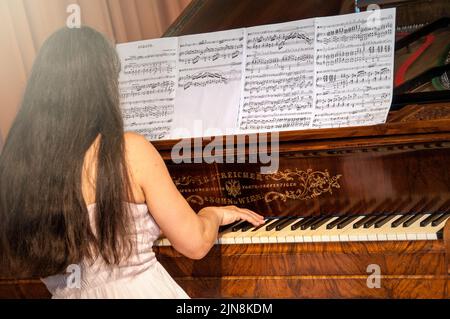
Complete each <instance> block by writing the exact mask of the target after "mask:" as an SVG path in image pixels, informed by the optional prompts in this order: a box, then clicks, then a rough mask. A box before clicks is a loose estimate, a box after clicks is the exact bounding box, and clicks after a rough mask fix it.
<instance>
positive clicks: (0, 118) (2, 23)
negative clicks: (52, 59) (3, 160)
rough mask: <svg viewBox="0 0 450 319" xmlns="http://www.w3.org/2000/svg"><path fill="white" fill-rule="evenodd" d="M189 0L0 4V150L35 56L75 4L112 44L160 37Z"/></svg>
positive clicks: (1, 0) (14, 0) (16, 0)
mask: <svg viewBox="0 0 450 319" xmlns="http://www.w3.org/2000/svg"><path fill="white" fill-rule="evenodd" d="M190 1H191V0H0V70H1V71H0V72H1V74H0V97H1V103H0V150H1V146H2V141H4V139H5V136H6V134H7V132H8V130H9V128H10V126H11V124H12V121H13V120H14V117H15V115H16V113H17V109H18V107H19V105H20V100H21V96H22V93H23V90H24V87H25V85H26V81H27V77H28V75H29V73H30V70H31V67H32V64H33V60H34V57H35V56H36V53H37V51H38V50H39V48H40V46H41V45H42V43H43V42H44V41H45V39H46V38H47V37H48V36H49V35H50V34H51V33H53V32H54V31H56V30H57V29H59V28H60V27H63V26H65V25H66V20H67V17H68V16H69V15H70V13H67V7H68V6H69V5H70V4H78V5H79V6H80V9H81V21H82V24H83V25H88V26H91V27H93V28H95V29H96V30H98V31H100V32H102V33H104V34H105V35H106V36H108V37H109V38H110V39H111V40H112V41H114V42H116V43H122V42H130V41H137V40H144V39H151V38H157V37H160V36H161V35H162V34H163V32H164V31H165V30H166V29H167V27H168V26H169V25H170V24H171V23H172V22H173V21H174V20H175V19H176V18H177V17H178V15H179V14H180V13H181V11H182V10H183V9H184V8H185V7H186V6H187V5H188V4H189V2H190Z"/></svg>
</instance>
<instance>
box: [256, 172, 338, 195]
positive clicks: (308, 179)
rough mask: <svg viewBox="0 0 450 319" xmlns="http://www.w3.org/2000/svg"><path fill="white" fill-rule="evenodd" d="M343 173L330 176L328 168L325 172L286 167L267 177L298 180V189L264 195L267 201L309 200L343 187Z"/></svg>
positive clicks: (277, 179) (278, 179)
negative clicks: (340, 179) (340, 183)
mask: <svg viewBox="0 0 450 319" xmlns="http://www.w3.org/2000/svg"><path fill="white" fill-rule="evenodd" d="M341 177H342V175H336V176H332V177H331V176H330V173H328V170H325V171H323V172H320V171H313V170H312V169H308V170H306V171H301V170H298V169H295V170H291V169H286V170H284V171H280V172H277V173H275V174H270V175H267V176H266V179H273V180H275V181H280V180H285V181H293V180H296V182H297V183H298V186H299V188H298V189H297V190H286V191H285V192H276V191H272V192H267V193H266V194H265V196H264V200H265V202H266V203H269V202H271V201H274V200H277V199H280V200H282V201H283V202H285V201H286V200H287V199H293V200H307V199H312V198H315V197H317V196H320V195H321V194H323V193H330V194H333V188H341V185H339V183H338V180H339V178H341Z"/></svg>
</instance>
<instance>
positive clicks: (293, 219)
mask: <svg viewBox="0 0 450 319" xmlns="http://www.w3.org/2000/svg"><path fill="white" fill-rule="evenodd" d="M296 220H297V218H295V217H289V218H286V220H285V221H284V222H283V223H281V224H278V225H277V226H276V227H275V230H282V229H284V228H286V227H287V226H289V225H290V224H292V223H293V222H294V221H296Z"/></svg>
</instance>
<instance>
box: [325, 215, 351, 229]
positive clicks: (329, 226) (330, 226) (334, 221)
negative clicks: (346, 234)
mask: <svg viewBox="0 0 450 319" xmlns="http://www.w3.org/2000/svg"><path fill="white" fill-rule="evenodd" d="M347 218H348V216H340V217H338V218H336V219H334V220H333V221H332V222H330V223H328V224H327V229H333V228H334V227H336V226H337V224H339V223H340V222H342V221H344V220H345V219H347Z"/></svg>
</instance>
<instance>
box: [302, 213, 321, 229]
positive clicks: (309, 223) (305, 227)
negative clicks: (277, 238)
mask: <svg viewBox="0 0 450 319" xmlns="http://www.w3.org/2000/svg"><path fill="white" fill-rule="evenodd" d="M321 218H323V217H321V216H315V217H312V218H311V219H309V220H308V221H307V222H306V223H304V224H302V225H301V226H300V229H301V230H306V229H308V228H309V227H311V226H312V225H313V224H314V223H315V222H316V221H318V220H319V219H321Z"/></svg>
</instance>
